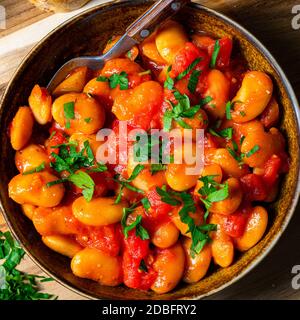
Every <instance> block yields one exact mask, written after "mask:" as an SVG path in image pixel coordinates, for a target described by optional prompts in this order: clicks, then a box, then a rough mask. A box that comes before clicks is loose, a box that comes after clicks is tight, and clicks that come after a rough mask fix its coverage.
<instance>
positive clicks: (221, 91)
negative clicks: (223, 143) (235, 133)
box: [204, 69, 230, 119]
mask: <svg viewBox="0 0 300 320" xmlns="http://www.w3.org/2000/svg"><path fill="white" fill-rule="evenodd" d="M229 88H230V82H229V80H228V79H227V78H226V77H225V75H224V74H223V73H222V72H221V71H219V70H217V69H213V70H211V71H210V72H209V74H208V76H207V90H206V91H205V93H204V96H205V97H208V96H209V97H211V98H212V101H211V102H209V103H208V104H207V105H206V106H205V111H206V112H207V113H208V114H209V115H210V116H212V117H213V118H215V119H216V118H217V119H221V118H223V117H224V115H225V109H226V102H227V101H228V98H229Z"/></svg>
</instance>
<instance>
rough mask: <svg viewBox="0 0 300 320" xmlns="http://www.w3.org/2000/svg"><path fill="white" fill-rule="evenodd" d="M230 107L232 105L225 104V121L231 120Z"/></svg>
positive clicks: (229, 103)
mask: <svg viewBox="0 0 300 320" xmlns="http://www.w3.org/2000/svg"><path fill="white" fill-rule="evenodd" d="M232 107H233V103H232V102H230V101H228V102H227V103H226V107H225V109H226V119H227V120H231V118H232V117H231V109H232Z"/></svg>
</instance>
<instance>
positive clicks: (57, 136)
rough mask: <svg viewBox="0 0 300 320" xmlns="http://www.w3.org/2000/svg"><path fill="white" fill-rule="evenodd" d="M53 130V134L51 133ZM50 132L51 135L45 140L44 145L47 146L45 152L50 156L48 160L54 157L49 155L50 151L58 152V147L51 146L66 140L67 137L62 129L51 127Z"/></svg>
mask: <svg viewBox="0 0 300 320" xmlns="http://www.w3.org/2000/svg"><path fill="white" fill-rule="evenodd" d="M53 132H54V134H53ZM50 134H52V137H51V138H50V139H48V140H47V142H46V147H47V153H48V155H49V157H50V160H54V158H53V157H52V156H51V153H52V152H54V153H56V154H58V152H59V149H58V148H53V147H54V146H57V145H60V144H62V143H66V142H68V140H67V138H66V137H65V135H64V133H63V131H61V130H56V129H51V131H50Z"/></svg>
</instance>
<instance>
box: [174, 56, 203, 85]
mask: <svg viewBox="0 0 300 320" xmlns="http://www.w3.org/2000/svg"><path fill="white" fill-rule="evenodd" d="M201 60H202V58H196V59H195V60H194V61H193V62H192V63H191V64H190V65H189V66H188V67H187V68H186V69H185V70H184V71H183V72H181V73H180V74H179V75H178V76H177V77H176V80H177V81H178V80H181V79H183V78H184V77H185V76H187V75H188V74H189V73H190V72H191V71H192V70H193V69H194V68H195V67H196V65H197V64H198V63H199V62H200V61H201Z"/></svg>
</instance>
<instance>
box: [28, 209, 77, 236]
mask: <svg viewBox="0 0 300 320" xmlns="http://www.w3.org/2000/svg"><path fill="white" fill-rule="evenodd" d="M32 222H33V224H34V227H35V228H36V230H37V232H38V233H39V234H41V235H42V236H49V235H58V234H60V235H75V234H77V233H78V232H79V229H80V227H81V225H80V223H79V222H78V221H77V220H76V219H75V218H74V216H73V214H72V208H71V206H58V207H55V208H42V207H38V208H36V209H35V210H34V212H33V215H32Z"/></svg>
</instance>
